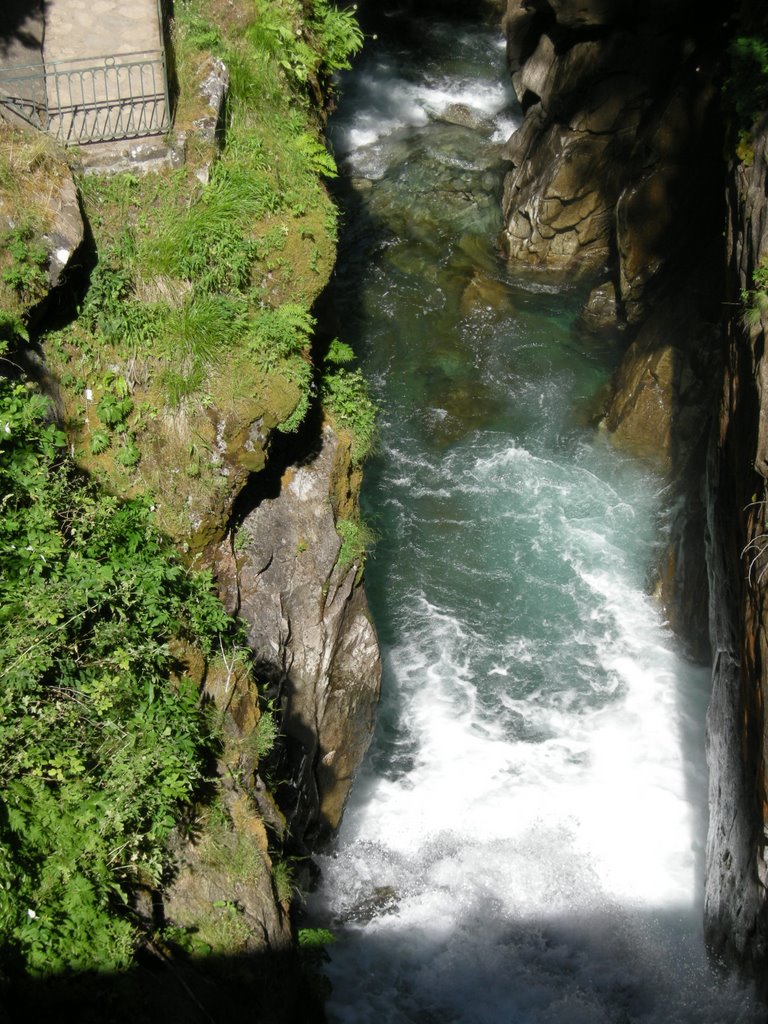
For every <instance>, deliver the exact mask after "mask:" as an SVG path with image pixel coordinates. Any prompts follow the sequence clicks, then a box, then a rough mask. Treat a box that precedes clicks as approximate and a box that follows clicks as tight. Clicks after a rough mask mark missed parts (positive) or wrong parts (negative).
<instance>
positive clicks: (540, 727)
mask: <svg viewBox="0 0 768 1024" xmlns="http://www.w3.org/2000/svg"><path fill="white" fill-rule="evenodd" d="M410 32H411V35H410V38H411V39H412V40H413V39H418V40H419V41H420V42H419V45H418V46H409V44H408V43H407V42H403V41H402V34H400V35H398V34H397V33H396V32H393V33H392V34H391V35H390V36H389V37H387V35H386V33H382V37H381V38H380V39H379V40H378V41H377V42H376V43H375V44H371V47H370V48H369V52H368V53H367V55H366V56H365V57H364V58H363V60H362V61H361V62H360V63H359V65H358V67H357V69H356V70H355V71H354V72H353V73H352V74H351V75H350V76H349V77H348V79H347V80H346V82H345V84H344V101H343V103H342V105H341V108H340V110H339V112H338V114H337V115H336V120H335V125H334V128H333V138H334V140H335V144H336V147H337V152H338V153H339V155H340V156H342V157H343V158H345V166H346V173H347V174H348V175H351V176H353V177H355V178H357V179H365V181H363V182H358V186H357V187H358V191H357V193H356V204H357V205H355V204H353V205H351V206H350V207H349V213H348V214H347V218H348V232H349V234H350V236H351V241H350V242H349V243H348V244H347V245H346V248H345V249H344V250H343V255H342V264H341V266H340V269H339V287H338V299H337V302H338V305H339V308H340V311H341V314H342V315H341V318H340V319H341V322H342V323H344V324H345V325H346V329H347V331H348V336H343V338H344V340H352V341H353V342H354V344H355V346H356V348H357V349H358V351H359V352H360V353H361V358H362V362H363V365H364V368H365V369H366V372H367V374H368V375H369V377H370V378H371V379H372V381H373V382H374V390H375V391H376V394H377V397H378V398H379V400H380V402H381V404H382V407H383V410H384V412H383V414H382V424H381V431H382V440H381V450H380V452H379V454H378V456H377V458H376V460H375V461H374V463H373V464H372V466H371V469H370V472H369V478H368V483H367V492H366V496H365V500H366V506H367V510H368V515H369V517H370V518H371V519H372V520H373V524H374V526H375V528H376V530H377V532H378V533H379V536H380V540H379V544H378V546H377V549H376V553H375V557H374V558H372V559H371V560H370V562H369V567H368V570H367V574H368V580H369V593H370V597H371V603H372V607H373V611H374V616H375V619H376V622H377V627H378V629H379V633H380V637H381V642H382V650H383V656H384V660H385V679H384V696H383V702H382V709H381V713H380V720H379V727H378V732H377V736H376V739H375V740H374V744H373V746H372V749H371V752H370V754H369V757H368V760H367V762H366V764H365V766H364V769H363V771H362V772H361V775H360V777H359V778H358V780H357V782H356V786H355V789H354V791H353V794H352V798H351V800H350V803H349V805H348V808H347V812H346V817H345V820H344V823H343V826H342V829H341V833H340V835H339V837H338V840H337V841H336V842H335V844H334V846H333V848H332V849H331V850H330V851H328V853H327V854H326V855H324V856H322V857H320V858H318V859H319V863H320V867H321V869H322V884H321V887H320V889H319V891H318V892H317V893H316V894H315V895H314V896H313V897H312V899H311V901H310V906H309V919H310V922H311V923H315V924H319V925H323V926H329V927H331V928H332V929H333V930H334V931H335V933H336V935H337V938H338V941H337V943H336V944H335V945H334V946H333V947H332V948H331V950H330V952H331V962H330V963H329V964H328V965H327V968H326V970H327V973H328V975H329V977H330V979H331V982H332V984H333V996H332V998H331V1000H330V1003H329V1005H328V1015H329V1018H330V1020H331V1021H334V1022H337V1024H341V1022H344V1024H406V1022H408V1024H411V1022H413V1024H415V1022H424V1024H427V1022H429V1024H437V1022H440V1024H449V1022H462V1024H464V1022H466V1024H678V1022H679V1024H736V1022H741V1024H747V1022H753V1021H757V1020H761V1019H762V1016H761V1015H760V1011H758V1010H756V1009H755V1008H754V1007H753V1005H752V1004H751V1002H750V998H749V994H748V993H747V992H745V991H744V990H743V989H741V988H739V987H738V985H736V984H735V983H733V982H729V981H727V980H724V979H720V978H717V977H716V976H715V975H714V974H713V973H711V971H710V969H709V967H708V966H707V963H706V958H705V954H704V949H703V940H702V934H701V890H702V856H703V854H702V850H703V842H704V838H705V829H706V820H705V817H706V811H705V800H706V774H705V773H706V768H705V763H704V749H703V746H704V745H703V728H704V725H703V721H704V712H705V706H706V701H707V697H708V686H709V671H708V669H705V668H700V667H695V666H692V665H690V664H689V663H687V662H686V661H685V660H684V658H683V657H682V656H681V654H680V653H679V651H678V649H677V647H676V644H675V641H674V640H673V638H672V636H671V635H670V633H669V631H668V629H667V628H666V627H665V625H664V624H663V622H662V621H661V619H660V614H659V610H658V607H657V606H656V604H655V603H654V601H653V600H652V598H651V597H649V596H648V592H647V590H648V587H647V576H648V573H649V572H650V569H651V566H652V565H653V561H654V556H655V554H656V553H657V552H658V544H659V531H660V529H661V526H660V522H661V520H660V512H661V510H663V503H664V492H663V488H662V486H661V484H660V482H659V480H658V479H657V478H655V477H654V476H653V475H651V474H649V473H648V472H647V471H646V470H644V469H643V468H642V467H638V466H636V465H633V464H632V463H631V462H629V461H628V460H626V459H623V458H621V457H620V456H619V455H618V454H617V453H616V452H614V451H613V450H611V449H610V447H609V446H608V445H607V444H606V443H605V441H604V439H602V438H601V437H600V436H599V435H598V434H596V433H595V432H594V430H593V429H592V428H590V427H587V426H584V425H583V424H584V422H585V421H584V418H583V417H582V418H580V417H579V416H578V415H576V414H575V413H574V409H576V408H578V406H579V403H580V402H584V401H585V400H586V399H587V398H588V396H589V395H591V394H592V393H593V392H594V391H595V390H596V388H597V387H598V386H599V384H600V383H601V382H602V381H604V380H605V379H606V378H607V376H608V375H609V374H610V371H611V368H612V365H614V364H615V359H616V353H615V352H613V350H610V351H609V350H607V349H604V348H601V347H600V345H598V344H596V343H595V344H591V345H590V343H589V342H586V341H583V340H579V339H577V338H576V337H575V336H574V334H573V331H572V321H573V314H574V310H575V309H576V308H577V304H575V301H574V299H573V297H571V296H569V295H567V294H566V295H565V296H562V297H561V296H557V295H552V294H550V291H551V290H550V289H542V288H540V287H538V288H536V287H533V286H531V285H526V284H525V283H524V282H516V281H514V280H513V279H510V278H508V277H507V276H506V271H505V270H504V269H503V268H502V267H501V265H500V264H497V262H496V260H495V257H494V256H493V254H492V250H491V248H490V243H491V242H492V239H493V234H494V231H495V230H497V228H498V222H497V220H494V218H496V217H497V216H498V214H497V213H495V212H491V211H495V210H497V209H498V203H499V197H498V183H499V181H500V174H501V167H500V165H499V164H498V160H497V162H496V164H494V162H493V159H494V158H493V146H494V145H495V143H497V142H498V141H499V139H500V138H503V137H506V135H507V134H508V133H509V131H510V130H511V126H513V125H514V124H515V123H516V114H515V111H514V109H513V108H512V107H511V106H510V97H509V92H508V90H506V89H505V88H503V87H502V86H500V85H499V82H503V81H504V75H505V71H504V67H503V53H502V49H501V46H500V44H499V41H498V40H497V39H496V37H495V36H494V34H493V33H492V32H491V31H490V30H485V29H481V28H476V27H473V26H469V27H468V26H466V25H465V24H462V23H454V24H443V25H439V24H438V25H435V24H434V23H429V24H428V23H426V22H424V23H423V24H421V25H417V26H416V28H415V29H413V28H411V30H410ZM456 103H463V104H466V105H468V106H470V107H471V108H473V110H474V111H475V112H476V113H477V119H478V125H477V127H475V128H474V135H472V134H468V132H469V129H467V128H463V127H458V128H457V127H453V128H452V127H450V126H446V125H445V124H444V123H442V122H441V121H440V120H435V115H440V113H441V112H442V111H445V110H446V109H447V108H449V107H450V106H451V105H452V104H456ZM472 139H475V140H480V141H479V142H477V141H476V143H474V144H473V143H472V141H471V140H472ZM489 175H491V179H492V180H491V181H490V183H489ZM494 175H495V178H494ZM462 188H463V189H464V190H465V191H466V192H467V193H470V201H469V202H465V198H464V196H463V193H462V192H461V189H462ZM481 193H482V195H481ZM443 194H444V195H446V196H448V195H456V196H458V198H457V199H456V200H455V204H454V205H451V203H452V202H453V200H452V199H449V200H446V202H445V203H443V200H442V199H441V198H440V196H441V195H443ZM419 197H424V199H423V202H422V201H421V200H420V199H419ZM435 197H437V204H436V205H437V208H438V209H437V213H435V212H434V209H433V212H432V213H431V214H429V216H432V218H433V219H432V220H429V219H428V217H427V214H425V213H424V207H425V205H428V204H429V203H430V202H432V201H433V200H434V199H435ZM443 207H444V211H443V212H442V217H443V218H444V219H443V220H441V219H440V217H441V209H442V208H443ZM356 218H363V219H364V220H365V225H366V226H365V228H364V229H362V228H360V227H359V226H358V223H359V222H358V220H356ZM483 237H485V238H487V239H488V245H487V251H486V252H485V255H483V253H482V252H481V250H480V249H479V248H478V247H477V246H475V247H474V248H473V243H472V238H483ZM468 239H469V241H468ZM468 253H470V254H473V255H471V258H468V256H467V254H468ZM478 253H480V254H479V255H478ZM472 260H474V261H475V262H474V263H472ZM478 282H479V284H478ZM473 288H476V289H479V294H480V299H479V300H477V299H476V295H475V292H473V291H472V289H473ZM489 296H490V298H489Z"/></svg>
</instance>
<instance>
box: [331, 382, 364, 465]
mask: <svg viewBox="0 0 768 1024" xmlns="http://www.w3.org/2000/svg"><path fill="white" fill-rule="evenodd" d="M322 398H323V407H324V409H325V410H326V412H328V414H329V415H330V417H331V419H332V420H333V421H334V422H335V423H336V424H337V426H340V427H342V428H345V429H347V430H349V431H350V433H351V434H352V460H353V462H355V463H356V464H358V465H359V464H360V463H361V462H362V461H363V459H365V457H366V456H367V455H369V454H370V453H371V451H372V450H373V447H374V445H375V443H376V436H377V433H376V405H375V403H374V402H373V399H372V398H371V396H370V393H369V391H368V383H367V381H366V380H365V377H363V374H362V372H361V371H360V370H345V369H344V368H343V367H339V368H337V369H333V370H328V371H326V373H325V374H324V375H323V381H322Z"/></svg>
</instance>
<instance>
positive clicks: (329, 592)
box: [218, 427, 381, 836]
mask: <svg viewBox="0 0 768 1024" xmlns="http://www.w3.org/2000/svg"><path fill="white" fill-rule="evenodd" d="M349 472H350V463H349V453H348V448H347V447H346V446H344V445H342V444H341V443H340V441H339V438H338V437H337V436H336V434H335V433H334V432H333V431H332V430H331V429H330V428H329V427H325V429H324V430H323V433H322V447H321V449H320V451H319V452H318V453H317V454H316V455H315V456H314V457H313V458H312V459H311V460H310V461H308V462H306V463H304V464H301V465H298V466H292V467H290V468H289V469H288V470H287V471H286V473H285V474H284V476H283V479H282V481H281V485H280V492H279V494H278V495H277V496H276V497H267V498H265V499H264V500H262V501H261V502H260V503H259V504H258V506H257V507H256V508H255V509H254V510H253V512H251V513H250V514H249V515H248V516H247V517H246V518H245V520H244V522H243V524H242V526H241V527H240V530H239V532H238V534H237V543H236V548H237V550H234V548H233V547H232V546H230V545H228V544H225V545H222V546H221V547H220V548H219V553H218V574H219V580H220V587H221V592H222V597H223V600H224V602H225V604H226V606H227V608H228V609H229V610H230V611H233V612H235V611H236V612H238V614H239V615H240V616H241V618H243V619H244V620H245V621H246V622H247V623H248V640H249V644H250V646H251V648H252V650H253V652H254V656H255V659H256V663H257V671H258V672H259V673H260V675H261V676H262V678H264V679H267V680H270V681H271V682H272V684H273V686H275V687H276V689H277V691H278V692H279V694H280V700H281V703H282V706H283V709H284V712H283V730H284V732H285V734H286V735H287V737H289V739H290V741H291V744H292V752H291V766H290V767H291V771H292V781H291V785H292V786H293V787H294V790H295V793H296V802H295V805H294V806H293V808H291V809H289V811H288V814H289V819H290V827H291V830H292V832H293V834H294V835H296V836H303V835H305V834H307V833H313V832H315V833H320V834H327V833H328V832H331V831H333V830H334V829H335V828H337V827H338V825H339V822H340V820H341V814H342V810H343V807H344V803H345V800H346V798H347V795H348V793H349V789H350V786H351V784H352V779H353V777H354V774H355V771H356V770H357V768H358V766H359V764H360V761H361V760H362V757H363V754H364V753H365V750H366V749H367V747H368V744H369V742H370V738H371V734H372V727H373V719H374V714H375V709H376V705H377V702H378V695H379V684H380V676H381V666H380V661H379V651H378V645H377V641H376V634H375V631H374V628H373V625H372V624H371V621H370V618H369V615H368V608H367V603H366V599H365V595H364V592H363V590H362V588H361V587H360V586H359V583H358V576H359V570H360V565H359V562H358V561H353V562H352V563H351V564H345V562H344V561H342V559H341V540H340V538H339V536H338V534H337V533H336V529H335V519H336V516H337V515H339V514H344V512H345V508H344V502H345V497H344V496H345V494H346V495H347V497H348V494H349V485H348V484H346V485H345V483H344V481H345V480H347V481H348V478H349ZM347 511H348V510H347Z"/></svg>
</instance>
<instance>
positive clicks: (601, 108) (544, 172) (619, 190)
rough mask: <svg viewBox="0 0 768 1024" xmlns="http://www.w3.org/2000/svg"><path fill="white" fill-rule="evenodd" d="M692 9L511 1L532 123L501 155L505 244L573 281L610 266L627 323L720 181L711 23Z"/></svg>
mask: <svg viewBox="0 0 768 1024" xmlns="http://www.w3.org/2000/svg"><path fill="white" fill-rule="evenodd" d="M692 8H693V5H691V4H690V3H686V2H684V0H680V2H676V3H673V4H659V3H651V4H644V5H641V6H636V5H628V4H626V3H623V2H621V0H601V2H596V3H587V2H585V3H575V2H573V3H572V2H562V3H560V2H558V0H551V2H548V0H542V2H540V3H536V4H527V3H523V2H522V0H509V2H508V5H507V11H506V15H505V20H504V26H505V31H506V35H507V54H508V64H509V68H510V72H511V74H512V82H513V84H514V87H515V91H516V93H517V97H518V100H519V102H520V105H521V107H522V109H523V112H524V114H525V117H524V121H523V124H522V127H521V128H520V130H519V131H518V132H516V133H515V135H513V136H512V138H511V139H510V141H509V143H508V145H507V148H506V154H505V155H506V156H507V158H508V159H509V160H510V161H511V162H512V169H511V171H510V172H509V174H508V175H507V178H506V182H505V188H504V219H505V227H504V230H503V233H502V237H501V243H502V246H503V248H504V250H505V252H506V254H507V255H508V257H509V258H510V259H513V260H515V261H518V262H522V263H526V264H529V265H532V266H547V267H551V268H555V269H558V270H561V271H567V272H568V273H569V274H570V275H573V274H579V275H587V276H589V275H596V274H597V273H598V272H599V271H600V270H601V269H603V268H605V267H611V268H612V269H613V270H614V271H615V280H616V282H617V285H618V294H617V301H618V304H619V309H620V311H621V312H622V313H624V314H626V316H627V318H628V319H629V320H630V321H633V320H639V319H640V318H641V316H642V314H643V310H644V309H645V303H646V299H647V296H648V295H649V289H650V290H651V291H652V290H653V286H654V285H655V282H656V280H657V278H658V276H659V273H660V272H661V271H663V268H664V266H665V264H666V262H667V261H668V260H669V258H670V255H671V253H672V252H674V251H680V246H685V244H686V232H682V233H680V224H681V223H683V222H685V221H686V219H687V218H688V215H689V213H690V212H691V211H694V210H696V209H697V208H699V209H701V208H703V206H702V204H703V202H704V200H705V197H706V195H707V192H708V190H711V189H712V187H713V182H712V180H711V176H710V175H709V173H708V170H707V163H706V160H705V159H704V157H703V154H704V153H706V152H707V149H708V146H709V142H710V141H711V132H712V125H713V117H714V114H713V110H714V105H715V92H714V89H713V87H712V84H711V74H712V58H711V53H710V51H711V35H712V32H713V31H714V28H713V22H714V19H710V22H709V23H708V20H707V18H703V17H701V16H698V17H694V16H693V15H694V14H695V11H693V9H692ZM692 172H695V173H692Z"/></svg>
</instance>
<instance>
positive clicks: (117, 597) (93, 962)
mask: <svg viewBox="0 0 768 1024" xmlns="http://www.w3.org/2000/svg"><path fill="white" fill-rule="evenodd" d="M0 424H1V425H2V431H1V432H0V456H1V458H0V485H1V486H2V493H3V496H4V498H3V517H2V520H0V552H2V560H3V568H4V573H3V575H2V577H1V578H0V606H1V607H2V620H3V621H2V625H3V630H2V635H1V636H0V666H1V667H0V676H2V689H1V690H0V764H2V788H3V793H4V801H5V810H4V814H3V816H2V819H0V862H2V866H3V886H2V889H0V936H1V937H2V945H3V946H4V948H5V950H6V951H11V954H12V956H13V957H15V959H16V960H17V962H18V963H20V964H22V965H24V966H26V967H27V968H28V969H30V970H32V971H43V972H45V971H51V970H62V969H65V968H79V967H85V966H90V967H93V966H99V967H103V968H119V967H122V966H125V965H126V963H127V962H128V961H129V959H130V958H131V956H132V954H133V947H134V938H135V929H134V926H133V924H132V923H131V918H130V914H129V913H128V912H127V905H128V895H129V893H130V891H131V889H132V888H133V887H135V886H136V885H137V884H156V883H157V882H158V881H159V880H160V878H161V876H162V874H163V871H164V868H165V865H166V863H167V853H166V849H165V844H166V841H167V839H168V836H169V834H170V832H171V830H172V829H173V828H174V827H175V826H176V825H177V824H178V823H179V821H180V819H181V817H182V814H183V809H184V807H185V805H188V804H189V802H190V800H191V799H192V797H193V795H194V794H195V792H196V789H197V787H198V786H199V784H200V783H201V781H202V778H203V757H204V754H205V751H206V749H210V747H211V744H212V742H213V740H212V738H211V736H210V735H209V730H208V726H207V724H206V720H205V718H204V716H203V714H202V712H201V710H200V708H199V704H198V695H197V691H196V688H195V686H194V685H193V684H191V683H190V682H189V681H187V680H185V679H184V678H181V679H177V681H176V682H175V683H173V684H172V683H171V682H170V678H171V675H172V672H173V669H174V662H173V658H172V656H171V653H170V652H169V648H168V641H169V640H171V639H172V638H175V637H184V638H185V639H186V640H187V641H188V642H191V643H194V644H196V645H197V646H198V647H199V648H200V649H201V650H202V651H203V652H208V653H210V652H211V651H212V650H213V648H214V645H217V646H218V644H219V643H220V642H221V640H220V638H222V637H226V636H227V635H228V634H230V633H231V629H232V627H231V625H230V621H229V620H228V618H227V616H226V614H225V613H224V610H223V608H222V606H221V604H220V603H219V601H218V599H217V598H216V597H215V595H214V593H213V591H212V588H211V579H210V575H208V574H206V573H193V572H190V571H189V570H187V569H185V568H184V567H183V566H182V565H181V564H180V562H179V561H178V559H177V558H176V556H175V555H174V553H173V552H172V551H171V550H170V549H169V547H168V545H167V542H165V541H164V540H163V538H162V537H161V535H160V534H159V533H158V532H157V530H156V528H155V527H154V526H153V524H152V515H151V511H150V509H149V507H148V506H147V504H146V503H145V502H143V501H140V500H135V501H127V502H120V501H118V500H117V499H116V498H112V497H108V496H104V495H100V494H99V493H98V492H97V491H96V490H95V489H94V488H93V486H92V485H90V484H89V483H88V482H87V481H85V480H84V479H82V478H81V477H80V476H79V475H78V473H77V472H76V470H75V469H74V467H73V466H72V465H71V463H70V462H69V460H68V458H67V455H66V445H65V438H64V436H63V434H62V433H61V431H60V430H59V429H58V428H57V427H56V426H55V425H53V424H52V423H50V422H49V421H48V408H47V402H46V401H45V400H44V399H43V398H42V397H40V396H38V395H36V394H35V393H33V392H30V391H29V390H28V389H27V388H26V387H24V386H23V385H21V384H14V383H11V382H9V381H8V380H7V379H4V378H0Z"/></svg>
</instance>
